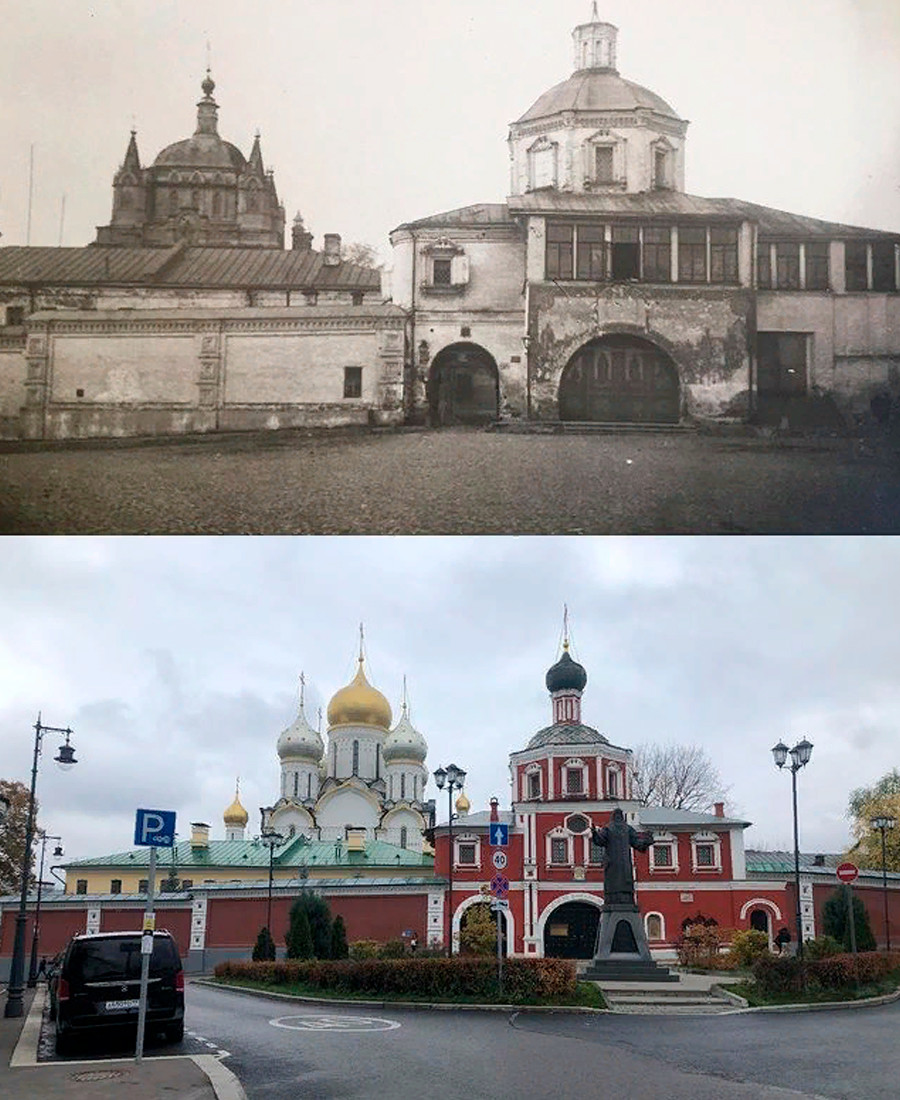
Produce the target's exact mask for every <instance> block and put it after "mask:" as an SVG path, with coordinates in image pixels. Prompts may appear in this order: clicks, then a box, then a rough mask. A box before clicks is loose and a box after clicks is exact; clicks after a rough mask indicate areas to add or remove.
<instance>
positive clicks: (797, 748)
mask: <svg viewBox="0 0 900 1100" xmlns="http://www.w3.org/2000/svg"><path fill="white" fill-rule="evenodd" d="M812 751H813V747H812V743H811V742H809V741H807V740H806V738H805V737H804V738H803V740H802V741H798V742H797V744H796V745H794V747H793V748H792V749H788V747H787V745H786V744H785V743H784V742H783V741H779V742H778V744H777V745H775V746H774V747H773V748H772V756H774V758H775V765H776V767H778V768H783V767H784V766H785V764H786V763H787V758H788V755H789V754H790V757H791V763H790V765H789V769H790V773H791V790H792V794H793V808H794V892H795V894H796V901H797V909H796V914H795V923H796V929H797V956H798V958H799V959H800V961H801V962H803V920H802V917H801V913H800V838H799V833H798V830H797V772H798V771H800V769H801V768H805V767H806V765H807V764H808V763H809V761H810V757H811V756H812Z"/></svg>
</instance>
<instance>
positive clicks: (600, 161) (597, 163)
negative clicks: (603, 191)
mask: <svg viewBox="0 0 900 1100" xmlns="http://www.w3.org/2000/svg"><path fill="white" fill-rule="evenodd" d="M594 178H595V179H596V181H597V183H612V182H613V150H612V146H611V145H598V146H597V147H596V149H595V150H594Z"/></svg>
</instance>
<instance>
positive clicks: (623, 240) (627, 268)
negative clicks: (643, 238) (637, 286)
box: [612, 225, 641, 279]
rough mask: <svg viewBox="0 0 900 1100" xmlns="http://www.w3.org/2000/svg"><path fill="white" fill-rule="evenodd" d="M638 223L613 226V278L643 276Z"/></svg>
mask: <svg viewBox="0 0 900 1100" xmlns="http://www.w3.org/2000/svg"><path fill="white" fill-rule="evenodd" d="M639 239H640V238H639V235H638V228H637V226H636V225H614V226H613V227H612V278H613V279H639V278H640V276H641V256H640V251H641V250H640V245H639V243H638V241H639Z"/></svg>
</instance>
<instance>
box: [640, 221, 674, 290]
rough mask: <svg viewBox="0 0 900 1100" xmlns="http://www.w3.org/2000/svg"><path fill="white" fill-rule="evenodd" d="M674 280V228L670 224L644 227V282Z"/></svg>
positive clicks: (667, 281)
mask: <svg viewBox="0 0 900 1100" xmlns="http://www.w3.org/2000/svg"><path fill="white" fill-rule="evenodd" d="M671 281H672V230H671V229H670V228H669V227H668V226H664V227H660V226H655V225H648V226H645V227H644V282H645V283H669V282H671Z"/></svg>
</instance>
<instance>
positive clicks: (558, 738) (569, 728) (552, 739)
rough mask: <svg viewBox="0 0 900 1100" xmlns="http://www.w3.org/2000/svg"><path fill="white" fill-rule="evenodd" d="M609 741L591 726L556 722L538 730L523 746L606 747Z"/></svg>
mask: <svg viewBox="0 0 900 1100" xmlns="http://www.w3.org/2000/svg"><path fill="white" fill-rule="evenodd" d="M608 744H609V741H608V740H607V739H606V738H605V737H604V736H603V734H602V733H600V731H599V730H595V729H594V727H593V726H584V725H582V724H581V723H580V722H579V723H574V722H566V723H563V722H556V723H554V724H553V725H552V726H544V728H543V729H542V730H538V731H537V733H536V734H534V736H533V737H532V738H531V740H530V741H529V742H528V744H527V745H526V746H525V748H526V750H527V749H538V748H540V747H541V746H542V745H608Z"/></svg>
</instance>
